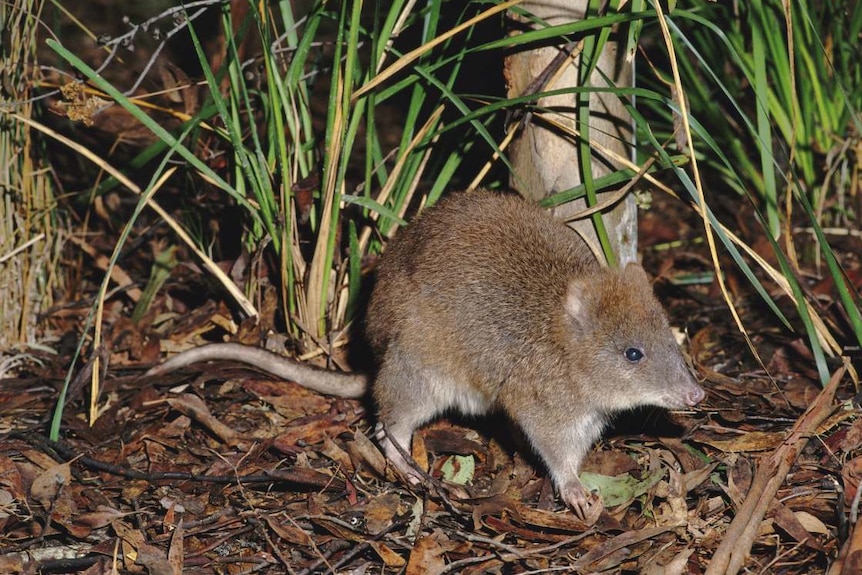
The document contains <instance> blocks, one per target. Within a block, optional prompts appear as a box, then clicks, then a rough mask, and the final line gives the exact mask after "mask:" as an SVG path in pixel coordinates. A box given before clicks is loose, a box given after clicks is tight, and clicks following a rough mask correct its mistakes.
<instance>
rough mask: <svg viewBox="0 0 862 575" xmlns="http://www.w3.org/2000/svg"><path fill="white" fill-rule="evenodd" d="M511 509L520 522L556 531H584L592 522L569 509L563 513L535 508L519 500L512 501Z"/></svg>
mask: <svg viewBox="0 0 862 575" xmlns="http://www.w3.org/2000/svg"><path fill="white" fill-rule="evenodd" d="M511 503H512V504H511V505H510V506H509V509H510V510H511V511H512V515H513V517H514V519H516V520H517V521H518V522H520V523H522V524H525V525H531V526H533V527H540V528H544V529H554V530H556V531H576V532H579V531H584V530H585V529H587V528H588V527H589V526H590V524H589V523H585V522H584V521H581V520H580V519H578V517H577V516H576V515H575V514H574V513H572V512H571V511H569V510H566V511H563V512H562V513H555V512H553V511H544V510H542V509H533V508H532V507H528V506H527V505H524V504H523V503H520V502H518V501H513V502H511Z"/></svg>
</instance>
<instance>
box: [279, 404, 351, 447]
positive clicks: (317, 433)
mask: <svg viewBox="0 0 862 575" xmlns="http://www.w3.org/2000/svg"><path fill="white" fill-rule="evenodd" d="M346 431H349V428H348V425H347V421H345V420H344V418H342V417H338V418H336V417H333V416H332V415H330V414H328V413H326V414H323V415H311V416H308V417H303V418H300V419H298V420H294V421H293V422H292V423H291V425H290V427H288V429H287V431H285V432H284V433H280V434H279V435H278V437H276V438H275V439H274V440H273V442H272V446H273V447H275V448H276V449H278V450H279V451H283V452H284V453H297V452H299V451H302V450H303V449H304V448H303V447H300V443H304V444H310V445H314V444H317V443H320V442H321V441H323V439H324V438H325V437H334V436H336V435H340V434H342V433H344V432H346Z"/></svg>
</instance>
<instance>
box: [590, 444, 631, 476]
mask: <svg viewBox="0 0 862 575" xmlns="http://www.w3.org/2000/svg"><path fill="white" fill-rule="evenodd" d="M639 470H640V465H638V462H637V461H635V460H634V458H633V457H631V456H630V455H629V454H627V453H625V452H622V451H616V450H602V451H596V450H593V452H592V453H590V454H589V455H588V456H587V459H586V461H584V465H583V467H581V471H582V472H583V471H587V472H589V473H598V474H600V475H607V476H609V477H616V476H617V475H624V474H626V473H630V472H632V471H639Z"/></svg>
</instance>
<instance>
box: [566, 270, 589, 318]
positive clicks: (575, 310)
mask: <svg viewBox="0 0 862 575" xmlns="http://www.w3.org/2000/svg"><path fill="white" fill-rule="evenodd" d="M588 297H589V284H588V282H587V280H584V279H573V280H571V281H570V282H569V286H568V288H566V299H565V301H564V302H563V305H564V307H565V310H566V313H567V314H569V316H571V318H572V319H574V320H575V321H577V322H578V324H580V325H581V326H586V325H589V316H590V312H589V307H588V305H587V298H588Z"/></svg>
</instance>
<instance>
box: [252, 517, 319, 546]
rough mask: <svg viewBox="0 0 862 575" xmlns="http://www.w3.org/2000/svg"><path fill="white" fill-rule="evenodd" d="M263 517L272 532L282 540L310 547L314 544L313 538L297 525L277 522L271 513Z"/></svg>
mask: <svg viewBox="0 0 862 575" xmlns="http://www.w3.org/2000/svg"><path fill="white" fill-rule="evenodd" d="M264 519H265V520H266V523H267V525H269V528H270V529H272V531H273V533H275V534H276V535H278V536H279V537H280V538H281V539H283V540H284V541H287V542H288V543H292V544H294V545H302V546H303V547H312V546H313V545H314V540H313V539H312V538H311V536H310V535H309V534H308V533H306V532H305V531H303V530H302V529H300V528H299V527H297V526H295V525H292V524H291V523H278V522H276V520H275V519H274V518H273V517H272V516H271V515H266V516H264Z"/></svg>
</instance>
